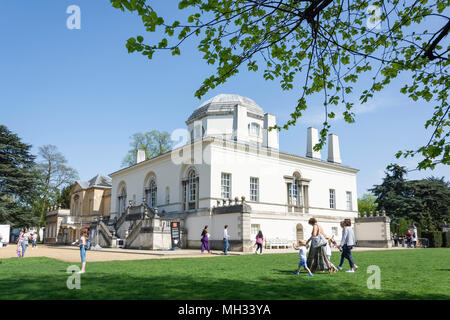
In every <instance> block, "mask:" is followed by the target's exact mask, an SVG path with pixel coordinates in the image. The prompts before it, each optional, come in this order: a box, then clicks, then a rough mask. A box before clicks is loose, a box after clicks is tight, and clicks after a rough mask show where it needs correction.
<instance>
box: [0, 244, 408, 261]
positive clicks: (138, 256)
mask: <svg viewBox="0 0 450 320" xmlns="http://www.w3.org/2000/svg"><path fill="white" fill-rule="evenodd" d="M376 250H407V248H402V247H399V248H390V249H385V248H360V247H358V248H355V249H354V250H353V251H376ZM333 251H335V250H334V249H333ZM211 252H212V253H211V254H208V253H204V254H201V253H200V250H198V249H182V250H173V251H172V250H168V251H155V250H133V249H119V248H102V249H100V250H89V251H88V252H87V259H88V261H89V262H98V261H112V260H144V259H167V258H195V257H220V256H222V257H223V256H224V255H223V253H222V251H218V250H212V251H211ZM295 252H297V251H296V250H294V249H270V250H269V249H266V250H264V251H263V254H277V253H295ZM244 254H254V253H253V252H250V253H244V252H230V255H244ZM13 257H17V254H16V245H15V244H12V245H9V246H7V247H6V248H0V258H13ZM28 257H48V258H53V259H58V260H62V261H66V262H80V252H79V248H78V247H75V246H46V245H39V246H38V248H36V249H32V248H31V245H30V246H28V249H27V251H26V253H25V259H26V258H28Z"/></svg>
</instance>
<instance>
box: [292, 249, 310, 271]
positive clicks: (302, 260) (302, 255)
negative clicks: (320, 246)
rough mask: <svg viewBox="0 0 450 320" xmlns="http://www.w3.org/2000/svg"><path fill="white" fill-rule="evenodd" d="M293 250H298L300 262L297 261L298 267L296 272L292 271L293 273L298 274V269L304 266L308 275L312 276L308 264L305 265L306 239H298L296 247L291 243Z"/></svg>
mask: <svg viewBox="0 0 450 320" xmlns="http://www.w3.org/2000/svg"><path fill="white" fill-rule="evenodd" d="M292 246H293V247H294V249H295V250H298V257H299V259H300V262H299V263H298V269H297V271H296V272H294V274H295V275H299V274H300V271H301V269H302V267H303V268H305V270H306V271H308V276H309V277H312V276H313V274H312V273H311V270H309V268H308V266H307V265H306V241H305V240H299V241H298V247H296V246H295V245H294V244H292Z"/></svg>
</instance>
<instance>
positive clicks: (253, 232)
mask: <svg viewBox="0 0 450 320" xmlns="http://www.w3.org/2000/svg"><path fill="white" fill-rule="evenodd" d="M259 230H261V225H259V224H252V225H251V230H250V233H251V235H252V236H253V237H256V235H257V234H258V232H259Z"/></svg>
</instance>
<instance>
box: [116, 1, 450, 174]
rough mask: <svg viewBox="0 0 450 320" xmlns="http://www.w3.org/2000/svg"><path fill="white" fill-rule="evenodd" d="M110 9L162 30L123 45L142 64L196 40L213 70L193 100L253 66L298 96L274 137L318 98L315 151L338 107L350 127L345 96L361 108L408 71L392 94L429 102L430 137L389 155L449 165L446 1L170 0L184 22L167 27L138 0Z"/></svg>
mask: <svg viewBox="0 0 450 320" xmlns="http://www.w3.org/2000/svg"><path fill="white" fill-rule="evenodd" d="M110 2H111V3H112V6H113V7H115V8H118V9H120V10H122V11H124V10H125V9H126V10H128V11H131V12H136V13H137V14H138V15H139V16H140V18H141V19H142V22H143V24H144V26H145V28H146V31H148V32H157V31H160V32H161V35H160V36H158V37H151V39H156V40H153V41H152V42H151V43H149V44H146V43H144V37H143V36H141V35H139V36H137V37H135V38H134V37H132V38H129V39H128V41H127V44H126V47H127V49H128V52H135V51H137V52H141V53H142V54H143V55H144V56H146V57H147V58H148V59H152V57H153V55H154V53H155V52H157V51H165V50H168V51H170V52H171V53H172V55H179V54H180V53H181V45H182V44H183V43H185V42H186V40H187V39H189V38H194V37H196V38H199V39H198V50H199V51H200V52H201V53H203V54H204V55H203V59H204V60H205V61H206V63H207V64H214V65H216V67H217V68H216V73H215V74H213V75H211V76H210V77H208V78H207V79H205V80H204V82H203V84H202V85H201V86H200V87H199V89H198V90H197V91H196V92H195V96H196V97H198V98H201V97H202V96H203V95H205V93H207V92H208V91H209V90H211V89H213V88H215V87H216V86H218V85H220V84H223V83H225V82H226V81H227V80H228V79H229V78H230V77H232V76H234V75H236V74H237V73H238V72H239V71H240V69H243V68H245V67H247V69H248V70H249V71H255V72H256V71H258V70H259V66H262V67H263V68H264V70H263V72H262V73H263V76H264V79H266V80H275V79H277V80H279V81H280V86H281V88H282V89H283V90H292V89H294V88H299V89H297V90H298V91H299V92H298V102H297V105H296V106H295V110H294V111H293V112H292V113H291V119H290V120H289V121H287V122H286V123H285V124H284V125H283V126H275V127H273V129H277V130H281V129H288V128H289V127H290V126H293V125H295V123H296V121H297V119H298V118H299V117H301V116H302V113H303V112H304V110H306V109H307V107H308V105H309V103H310V101H311V100H308V99H311V98H312V97H313V96H314V95H318V94H322V95H323V105H324V122H323V127H322V129H321V131H320V140H319V143H318V144H316V145H315V146H314V149H315V150H320V149H321V148H322V147H323V145H324V143H325V140H326V136H327V133H328V131H329V129H330V127H331V125H330V123H329V119H332V118H334V117H335V116H336V112H337V111H336V107H337V106H338V105H341V106H343V107H345V111H344V112H343V116H344V119H345V121H347V122H348V123H352V122H354V121H355V114H354V112H353V110H354V103H355V101H354V100H356V99H353V96H352V95H355V96H356V97H358V96H359V98H358V100H359V103H360V104H364V103H366V102H367V101H368V100H369V99H371V98H373V97H374V95H376V94H377V93H378V92H379V91H381V90H382V89H383V88H385V87H386V86H388V85H389V84H390V83H391V81H394V80H395V79H396V78H397V77H398V76H399V75H400V74H401V73H407V75H408V76H410V78H411V80H410V81H409V83H406V84H405V85H404V86H403V87H402V88H401V90H400V91H401V93H403V94H406V95H408V96H409V97H410V98H412V99H413V100H415V101H416V100H418V99H423V100H425V101H427V102H430V101H432V100H433V101H434V110H430V113H432V115H431V118H430V119H428V120H427V121H426V123H425V128H427V129H431V131H432V134H431V135H430V138H429V141H428V143H427V144H426V145H424V146H421V147H419V148H417V149H415V150H414V149H413V150H403V151H399V152H397V154H396V157H397V158H399V157H401V156H403V157H409V156H414V155H416V154H419V155H421V156H423V157H424V159H423V160H422V161H420V162H419V163H418V168H419V169H424V168H434V167H435V166H436V164H437V163H444V164H449V163H450V144H449V143H448V142H447V139H448V137H449V136H450V130H449V127H450V121H449V119H450V112H449V108H450V106H449V104H448V102H447V98H448V88H449V87H450V78H449V76H448V65H449V59H448V52H449V50H450V46H448V45H445V44H444V43H443V40H444V38H445V37H446V36H447V34H448V32H449V29H450V19H449V17H447V16H445V15H444V11H445V10H446V8H448V6H450V3H449V1H436V2H434V1H428V0H421V1H417V0H416V1H414V2H412V3H409V2H407V1H404V2H401V1H398V0H379V1H374V2H373V3H369V1H367V0H351V1H344V0H336V1H332V0H304V1H300V0H279V1H274V0H248V1H244V0H235V1H228V0H217V1H213V0H179V2H178V8H179V9H180V10H184V11H183V12H185V18H186V20H187V21H186V22H180V21H168V19H167V17H162V16H160V15H159V14H158V12H157V11H156V10H155V9H154V7H152V6H151V2H150V1H147V0H110ZM169 12H170V11H169ZM378 26H382V28H381V27H380V28H379V27H378ZM169 38H171V39H173V40H171V39H169ZM169 40H170V41H171V42H169ZM363 74H364V78H367V79H370V78H372V80H373V81H371V83H370V85H368V86H367V87H366V88H361V87H359V88H358V89H361V90H360V91H359V90H356V92H355V90H354V89H355V88H354V84H355V83H359V85H361V82H360V81H359V82H358V80H360V79H361V76H362V75H363ZM296 80H298V81H297V82H301V84H300V85H298V84H297V82H296ZM294 84H295V86H294Z"/></svg>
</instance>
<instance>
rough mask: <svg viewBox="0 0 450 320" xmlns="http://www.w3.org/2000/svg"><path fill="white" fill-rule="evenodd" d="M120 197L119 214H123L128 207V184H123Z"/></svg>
mask: <svg viewBox="0 0 450 320" xmlns="http://www.w3.org/2000/svg"><path fill="white" fill-rule="evenodd" d="M117 199H118V209H119V214H123V213H124V212H125V211H126V208H127V189H126V186H122V188H121V189H120V192H119V196H118V197H117Z"/></svg>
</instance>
